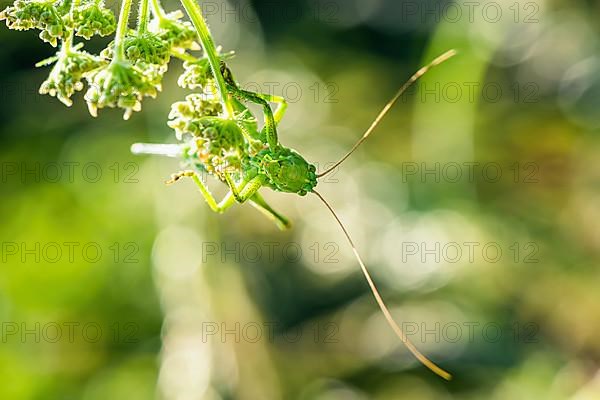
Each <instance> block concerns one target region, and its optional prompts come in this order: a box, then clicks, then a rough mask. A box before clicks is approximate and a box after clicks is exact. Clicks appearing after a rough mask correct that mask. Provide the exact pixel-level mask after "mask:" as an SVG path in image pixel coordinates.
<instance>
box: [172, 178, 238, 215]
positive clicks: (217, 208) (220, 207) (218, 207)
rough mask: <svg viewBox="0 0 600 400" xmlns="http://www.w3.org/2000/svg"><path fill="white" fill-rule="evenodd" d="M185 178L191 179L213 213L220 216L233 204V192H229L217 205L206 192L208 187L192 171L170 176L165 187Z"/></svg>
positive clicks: (208, 192)
mask: <svg viewBox="0 0 600 400" xmlns="http://www.w3.org/2000/svg"><path fill="white" fill-rule="evenodd" d="M185 177H189V178H192V180H193V181H194V183H195V184H196V186H198V189H200V193H201V194H202V196H203V197H204V200H206V203H207V204H208V206H209V207H210V209H211V210H213V211H214V212H216V213H219V214H222V213H224V212H225V211H226V210H227V209H228V208H230V207H231V206H232V205H234V204H235V197H234V196H233V192H231V191H230V192H229V193H228V194H227V195H226V196H225V197H224V198H223V200H221V202H220V203H217V201H216V200H215V197H214V196H213V194H212V193H211V192H210V190H208V187H206V184H205V183H204V182H203V181H202V179H200V177H199V176H198V174H197V173H196V172H194V171H189V170H188V171H181V172H178V173H176V174H173V175H172V176H171V179H170V180H168V181H167V182H166V183H167V185H171V184H173V183H175V182H177V181H179V180H180V179H181V178H185Z"/></svg>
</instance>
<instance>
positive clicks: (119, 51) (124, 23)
mask: <svg viewBox="0 0 600 400" xmlns="http://www.w3.org/2000/svg"><path fill="white" fill-rule="evenodd" d="M132 1H133V0H123V2H122V3H121V12H120V14H119V22H118V25H117V33H116V34H115V50H114V53H115V55H114V57H113V61H115V62H118V61H122V60H123V59H125V51H124V49H123V39H125V35H127V29H128V25H129V13H130V12H131V3H132Z"/></svg>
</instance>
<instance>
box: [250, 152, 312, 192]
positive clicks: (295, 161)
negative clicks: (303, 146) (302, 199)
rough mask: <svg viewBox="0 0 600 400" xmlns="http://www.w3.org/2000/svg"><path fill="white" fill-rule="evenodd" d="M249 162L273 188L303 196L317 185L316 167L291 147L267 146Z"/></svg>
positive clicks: (254, 170)
mask: <svg viewBox="0 0 600 400" xmlns="http://www.w3.org/2000/svg"><path fill="white" fill-rule="evenodd" d="M249 162H250V164H251V166H252V170H253V172H254V173H256V174H259V175H263V176H265V177H266V179H267V185H268V186H270V187H271V188H272V189H273V190H277V191H280V192H286V193H296V194H299V195H300V196H304V195H306V194H307V193H309V192H312V191H313V189H314V187H315V186H317V174H316V167H315V166H314V165H312V164H310V163H309V162H308V161H306V160H305V159H304V158H303V157H302V156H301V155H300V154H298V153H296V152H295V151H294V150H292V149H288V148H286V147H279V148H277V149H275V150H273V149H270V148H268V149H265V150H263V151H261V152H259V153H258V154H256V156H254V157H252V158H251V159H250V161H249Z"/></svg>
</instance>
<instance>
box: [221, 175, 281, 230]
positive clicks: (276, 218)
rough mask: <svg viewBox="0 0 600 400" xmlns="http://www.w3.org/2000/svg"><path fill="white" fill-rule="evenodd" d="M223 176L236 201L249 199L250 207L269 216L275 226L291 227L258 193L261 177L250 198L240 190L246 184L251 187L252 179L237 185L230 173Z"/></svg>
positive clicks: (241, 201)
mask: <svg viewBox="0 0 600 400" xmlns="http://www.w3.org/2000/svg"><path fill="white" fill-rule="evenodd" d="M224 176H225V181H226V182H227V185H228V186H229V187H230V188H231V193H232V195H233V197H234V198H236V200H237V201H238V202H240V203H243V202H245V201H246V200H249V201H250V205H251V206H252V207H254V208H256V209H257V210H259V211H260V212H262V213H263V214H264V215H265V216H266V217H267V218H269V219H270V220H271V221H273V222H275V224H276V225H277V227H278V228H279V229H281V230H282V231H283V230H286V229H290V228H291V227H292V224H291V222H290V221H289V220H288V219H287V218H286V217H284V216H283V215H281V214H279V213H278V212H277V211H275V210H274V209H273V208H272V207H271V206H270V205H269V204H268V203H267V202H266V201H265V199H264V198H263V197H262V196H261V195H260V194H259V193H258V189H260V187H261V186H262V184H263V182H262V179H260V185H258V186H257V189H256V192H255V193H254V194H253V195H252V196H250V198H249V199H248V198H245V196H244V195H243V194H242V191H243V188H245V187H246V186H248V187H252V186H253V183H252V182H253V180H251V181H249V182H248V181H242V182H241V183H240V184H239V185H238V184H236V183H235V181H234V179H233V176H232V175H231V174H230V173H228V172H225V173H224ZM255 179H256V178H255ZM251 190H254V189H251Z"/></svg>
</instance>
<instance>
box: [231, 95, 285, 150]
mask: <svg viewBox="0 0 600 400" xmlns="http://www.w3.org/2000/svg"><path fill="white" fill-rule="evenodd" d="M227 88H228V89H229V92H230V94H231V95H232V96H233V97H234V98H235V99H237V100H239V101H249V102H251V103H254V104H258V105H259V106H261V107H262V108H263V114H264V117H265V126H264V127H263V129H262V136H263V137H264V139H265V141H266V143H267V144H268V145H269V147H271V148H273V149H275V148H277V147H279V139H278V137H277V123H276V120H275V116H274V115H273V110H271V106H270V105H269V102H268V101H267V100H265V99H264V98H263V97H261V95H259V94H256V93H253V92H249V91H247V90H242V89H240V88H238V87H237V85H231V84H228V85H227ZM266 96H268V95H266ZM283 101H284V102H285V100H283ZM281 104H286V107H287V103H281ZM280 108H281V107H280ZM278 111H279V114H278V117H279V119H281V118H282V117H283V112H284V111H285V107H284V108H283V111H281V110H279V109H278Z"/></svg>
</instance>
